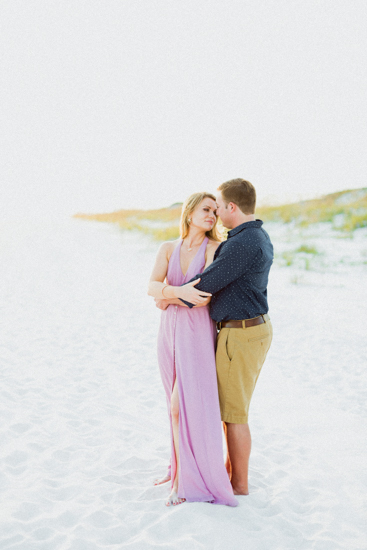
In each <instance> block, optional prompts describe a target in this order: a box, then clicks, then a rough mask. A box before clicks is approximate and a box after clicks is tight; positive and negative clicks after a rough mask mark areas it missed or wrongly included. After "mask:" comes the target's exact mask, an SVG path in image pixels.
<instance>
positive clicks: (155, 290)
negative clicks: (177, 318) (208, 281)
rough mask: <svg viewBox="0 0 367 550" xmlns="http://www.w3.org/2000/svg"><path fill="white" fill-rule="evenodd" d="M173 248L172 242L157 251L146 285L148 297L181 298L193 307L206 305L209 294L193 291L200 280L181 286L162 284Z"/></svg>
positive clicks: (164, 244)
mask: <svg viewBox="0 0 367 550" xmlns="http://www.w3.org/2000/svg"><path fill="white" fill-rule="evenodd" d="M173 246H174V243H173V242H167V243H163V244H162V245H161V247H160V249H159V250H158V254H157V258H156V261H155V264H154V267H153V271H152V274H151V276H150V280H149V285H148V294H149V296H153V298H157V299H168V300H170V299H177V298H182V299H183V300H185V301H187V302H190V303H192V304H194V305H198V304H201V305H206V304H205V302H206V299H207V297H208V296H211V294H210V293H209V292H202V291H200V294H199V292H198V291H197V290H196V289H195V285H197V284H198V282H199V281H200V279H196V280H195V281H192V282H191V283H188V284H186V285H183V286H171V285H167V284H166V283H164V282H163V281H164V280H165V278H166V276H167V270H168V262H169V257H170V254H171V253H172V247H173ZM163 292H164V294H163ZM181 304H182V302H181ZM182 305H183V304H182Z"/></svg>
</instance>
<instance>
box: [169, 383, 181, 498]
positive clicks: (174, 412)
mask: <svg viewBox="0 0 367 550" xmlns="http://www.w3.org/2000/svg"><path fill="white" fill-rule="evenodd" d="M179 415H180V408H179V400H178V387H177V378H176V381H175V384H174V386H173V391H172V396H171V417H172V432H173V444H174V448H175V454H176V475H175V479H174V481H173V486H172V491H171V494H170V495H169V497H168V499H167V500H166V506H171V504H172V505H173V506H176V504H181V502H185V499H184V498H178V496H177V491H178V475H179V474H178V473H179V469H180V453H179Z"/></svg>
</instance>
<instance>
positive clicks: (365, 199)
mask: <svg viewBox="0 0 367 550" xmlns="http://www.w3.org/2000/svg"><path fill="white" fill-rule="evenodd" d="M180 215H181V204H174V205H172V206H171V207H169V208H160V209H155V210H118V211H116V212H111V213H108V214H76V215H75V217H76V218H81V219H85V220H95V221H101V222H108V223H117V224H118V225H119V226H120V227H121V229H124V230H129V231H131V230H138V231H141V232H143V233H145V234H147V235H151V236H152V237H153V238H155V239H157V240H159V241H164V240H172V239H176V238H178V237H179V220H180ZM256 215H257V217H259V218H261V219H262V220H264V221H265V222H281V223H294V224H295V225H297V226H301V227H305V226H309V225H311V224H315V223H320V222H329V223H331V224H332V226H333V227H334V228H335V229H337V230H340V231H344V232H346V233H347V234H348V233H351V232H352V231H354V230H355V229H357V228H359V227H367V188H363V189H352V190H347V191H341V192H339V193H332V194H330V195H326V196H324V197H321V198H319V199H313V200H307V201H300V202H297V203H293V204H285V205H281V206H263V207H259V208H258V209H257V211H256ZM299 252H304V253H308V254H316V253H317V252H316V251H311V250H299ZM286 261H288V262H289V261H290V260H289V258H288V260H286Z"/></svg>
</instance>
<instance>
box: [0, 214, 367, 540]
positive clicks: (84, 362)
mask: <svg viewBox="0 0 367 550" xmlns="http://www.w3.org/2000/svg"><path fill="white" fill-rule="evenodd" d="M360 235H361V237H360V238H359V237H358V238H357V237H356V238H355V239H354V240H353V241H349V242H350V246H349V248H348V241H347V240H340V241H337V240H335V239H334V240H333V239H332V238H331V237H330V239H329V240H328V238H327V235H326V236H325V239H324V241H323V243H324V246H325V247H326V248H327V249H328V250H329V251H330V255H331V256H332V253H333V252H335V254H337V252H338V251H339V252H340V250H341V249H343V250H344V249H348V250H349V249H350V250H357V252H358V251H360V253H361V254H362V256H363V254H364V251H365V250H367V238H366V234H365V233H363V234H362V233H360ZM275 237H277V234H276V232H275V230H274V244H275V246H276V247H277V241H276V238H275ZM157 246H158V243H156V242H154V241H152V240H150V239H149V238H148V237H146V236H143V235H139V234H137V233H128V232H125V233H123V232H121V231H119V230H118V228H117V227H115V226H113V225H108V224H98V223H91V222H88V223H87V222H82V221H76V220H66V221H65V223H61V222H60V223H56V222H55V223H47V224H42V222H41V221H40V222H34V223H30V224H26V223H24V224H22V223H19V224H17V225H4V226H2V225H1V226H0V261H1V272H2V274H1V278H0V307H1V316H0V334H1V337H0V380H1V384H0V449H1V450H0V453H1V454H0V459H1V462H0V464H1V467H0V487H1V491H0V549H1V550H5V549H11V550H104V549H111V550H117V549H124V548H128V549H134V550H144V549H157V550H158V549H160V550H161V549H180V550H199V549H218V550H219V549H226V550H227V549H230V550H232V549H238V548H240V549H242V548H243V549H246V550H252V549H253V550H296V549H297V550H298V549H299V550H339V549H340V550H342V549H343V550H357V549H360V550H365V549H366V548H367V530H366V517H367V516H366V512H367V506H366V501H367V497H366V494H367V471H366V463H367V451H366V442H367V430H366V411H367V399H366V381H367V368H366V367H367V338H366V326H367V311H366V303H367V285H366V280H367V277H366V274H367V266H366V265H365V264H363V263H359V264H358V265H353V262H352V261H351V262H350V263H345V262H344V263H343V265H342V266H341V267H340V268H339V267H338V266H337V264H336V263H335V262H334V263H333V262H331V263H330V264H328V265H327V262H326V260H325V261H324V263H322V262H321V261H320V264H319V265H318V268H317V269H314V270H313V269H309V270H305V269H303V270H302V269H301V268H300V266H299V265H295V266H290V267H281V266H277V265H275V266H274V267H273V268H272V271H271V280H270V285H269V303H270V312H269V313H270V316H271V319H272V322H273V326H274V340H273V344H272V348H271V350H270V352H269V355H268V358H267V360H266V363H265V366H264V368H263V372H262V373H261V376H260V379H259V382H258V386H257V389H256V391H255V394H254V398H253V402H252V407H251V410H250V427H251V430H252V436H253V451H252V455H251V463H250V495H249V496H246V497H245V496H243V497H239V501H240V505H239V506H238V507H237V508H229V507H224V506H215V505H211V504H206V503H195V504H183V505H180V506H178V507H172V508H169V509H168V508H166V507H165V506H164V498H165V496H166V495H167V494H168V492H169V487H168V485H164V486H160V487H153V480H154V479H155V478H156V477H157V476H159V475H160V474H163V473H164V472H165V470H166V466H167V463H168V459H169V431H168V420H167V412H166V403H165V397H164V392H163V388H162V386H161V381H160V376H159V372H158V366H157V359H156V334H157V330H158V321H159V315H160V312H159V311H158V310H157V309H156V308H155V307H154V304H153V301H152V300H151V299H150V298H149V297H148V296H147V294H146V287H147V280H148V277H149V273H150V270H151V267H152V263H153V260H154V257H155V252H156V249H157ZM281 246H283V247H284V243H283V244H281V243H280V244H279V247H280V248H281ZM353 247H354V248H353ZM326 248H325V250H326ZM358 254H359V252H358ZM331 256H330V257H331ZM323 257H324V259H325V257H326V256H323ZM333 257H334V256H333Z"/></svg>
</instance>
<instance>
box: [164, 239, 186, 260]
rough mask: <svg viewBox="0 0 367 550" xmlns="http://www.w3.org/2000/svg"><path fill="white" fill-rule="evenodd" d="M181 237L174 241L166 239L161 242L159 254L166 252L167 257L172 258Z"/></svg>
mask: <svg viewBox="0 0 367 550" xmlns="http://www.w3.org/2000/svg"><path fill="white" fill-rule="evenodd" d="M180 240H181V239H176V240H174V241H165V242H163V243H162V244H161V246H160V247H159V251H158V253H159V254H162V255H163V254H164V255H166V256H167V259H169V258H170V256H171V254H172V252H173V251H174V249H175V248H176V246H177V245H178V244H179V242H180Z"/></svg>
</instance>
